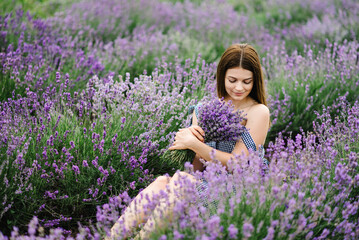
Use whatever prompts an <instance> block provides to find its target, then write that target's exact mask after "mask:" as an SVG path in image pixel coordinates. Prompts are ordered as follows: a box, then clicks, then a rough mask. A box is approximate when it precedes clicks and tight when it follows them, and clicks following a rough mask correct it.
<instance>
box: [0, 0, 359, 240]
mask: <svg viewBox="0 0 359 240" xmlns="http://www.w3.org/2000/svg"><path fill="white" fill-rule="evenodd" d="M0 9H1V10H0V11H1V12H0V13H1V15H0V62H1V65H0V159H1V160H0V200H1V206H0V239H79V240H80V239H103V238H104V237H106V236H107V235H108V234H109V232H110V229H111V227H112V225H113V224H114V223H115V222H116V220H117V219H118V217H119V216H120V214H121V212H122V211H123V210H124V209H125V208H126V206H127V205H128V204H129V202H130V201H131V199H132V198H133V197H134V196H136V195H137V194H138V193H139V192H140V191H141V190H142V189H143V188H145V187H146V186H148V185H149V184H150V183H151V182H152V181H153V180H154V179H155V178H156V177H158V176H160V175H163V174H166V173H168V174H170V175H172V174H174V173H175V172H176V170H177V169H176V168H175V167H174V166H172V165H171V162H168V163H167V164H165V163H162V162H160V161H159V159H160V156H161V155H162V154H163V153H164V152H165V151H166V150H167V149H168V147H169V146H170V145H171V143H172V142H173V139H174V135H175V133H176V132H177V131H178V129H180V128H183V127H186V126H188V125H189V124H190V116H189V114H188V109H189V107H190V106H191V105H194V104H197V103H198V102H199V101H201V100H204V99H211V98H214V97H215V96H216V85H215V84H216V81H215V74H216V66H217V63H218V61H219V58H220V57H221V54H222V53H223V51H224V50H225V49H226V48H227V47H228V46H229V45H230V44H232V43H243V42H246V43H250V44H251V45H253V46H254V47H255V48H256V49H257V50H258V52H259V55H260V56H261V63H262V66H263V70H264V73H265V81H266V85H267V92H268V103H269V106H268V107H269V109H270V112H271V123H272V125H271V128H270V131H269V133H268V135H267V141H266V144H265V150H266V156H265V157H266V159H268V161H269V162H270V164H269V168H268V169H267V170H266V171H265V172H263V168H262V164H260V161H261V159H260V157H259V156H258V154H256V153H250V154H249V156H238V157H237V158H238V159H234V160H233V161H232V162H231V163H230V165H229V167H228V169H227V170H226V169H225V168H224V167H223V166H222V165H220V164H216V163H213V162H212V163H208V165H207V168H206V170H205V171H204V172H201V173H200V172H195V173H192V174H193V175H194V176H195V177H196V178H198V179H200V178H204V179H206V180H207V181H208V183H209V186H210V191H209V192H208V193H207V195H206V196H202V195H200V194H199V193H198V192H197V191H195V186H193V184H192V183H191V182H190V181H188V180H187V179H185V178H183V179H179V182H178V184H180V186H181V188H179V189H180V190H179V191H181V194H182V195H184V196H186V197H184V198H183V199H179V200H178V202H177V203H176V205H175V207H174V211H173V216H172V221H171V222H167V224H165V225H162V226H161V227H158V228H156V230H155V231H154V232H153V234H152V239H163V240H165V239H198V240H200V239H201V240H202V239H203V240H204V239H266V240H270V239H359V165H358V163H359V41H358V40H359V24H358V23H359V2H358V1H357V0H327V1H322V0H268V1H260V0H253V1H245V0H237V1H236V0H203V1H200V0H178V1H174V0H97V1H94V0H87V1H81V0H76V1H72V2H71V1H67V0H66V1H55V0H45V1H40V0H29V1H20V0H18V1H15V0H3V1H2V2H1V3H0ZM236 160H238V161H236ZM247 160H248V161H247ZM248 162H249V164H248ZM186 171H187V172H191V171H192V168H191V165H190V164H188V165H186ZM228 171H229V172H230V173H231V174H228ZM233 189H235V191H233ZM203 197H206V198H208V199H210V202H211V201H215V202H217V203H218V208H213V207H204V206H203V203H202V201H201V198H203ZM166 198H168V195H166V192H162V193H161V194H160V195H159V196H158V199H157V198H156V199H154V200H153V201H152V202H149V203H148V206H147V207H148V208H149V209H153V208H154V206H155V204H156V203H158V202H159V201H160V199H161V201H163V199H166ZM168 201H169V200H168ZM119 238H120V239H121V236H119Z"/></svg>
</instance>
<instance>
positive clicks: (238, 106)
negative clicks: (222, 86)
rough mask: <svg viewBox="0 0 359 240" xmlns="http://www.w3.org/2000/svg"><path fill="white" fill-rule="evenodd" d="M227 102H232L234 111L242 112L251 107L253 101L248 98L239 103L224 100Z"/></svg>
mask: <svg viewBox="0 0 359 240" xmlns="http://www.w3.org/2000/svg"><path fill="white" fill-rule="evenodd" d="M229 100H231V101H232V104H233V106H234V109H235V110H238V109H240V110H242V109H245V108H247V107H249V106H252V105H253V99H252V98H250V97H246V98H245V99H243V100H241V101H234V100H232V99H225V101H226V102H228V101H229Z"/></svg>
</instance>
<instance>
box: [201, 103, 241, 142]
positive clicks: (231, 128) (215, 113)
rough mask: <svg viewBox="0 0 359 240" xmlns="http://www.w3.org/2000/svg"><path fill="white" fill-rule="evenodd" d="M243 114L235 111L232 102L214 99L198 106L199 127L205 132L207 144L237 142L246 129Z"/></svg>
mask: <svg viewBox="0 0 359 240" xmlns="http://www.w3.org/2000/svg"><path fill="white" fill-rule="evenodd" d="M243 120H244V118H243V116H242V112H240V111H234V108H233V105H232V103H231V102H229V103H226V102H225V101H223V100H219V99H214V100H212V101H209V102H204V103H203V104H200V105H199V106H198V125H199V126H200V127H201V128H202V129H203V130H204V132H205V136H204V139H205V142H211V141H216V142H217V141H237V140H238V139H240V135H241V133H243V132H244V131H245V127H244V126H243V125H242V124H241V122H242V121H243Z"/></svg>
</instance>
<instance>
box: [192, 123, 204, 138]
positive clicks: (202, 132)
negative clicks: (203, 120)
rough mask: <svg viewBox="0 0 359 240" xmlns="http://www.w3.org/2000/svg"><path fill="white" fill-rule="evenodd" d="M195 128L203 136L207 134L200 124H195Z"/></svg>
mask: <svg viewBox="0 0 359 240" xmlns="http://www.w3.org/2000/svg"><path fill="white" fill-rule="evenodd" d="M193 128H194V129H196V131H198V132H199V133H200V134H201V135H202V136H204V135H205V133H204V131H203V129H202V128H201V127H200V126H198V125H195V126H193Z"/></svg>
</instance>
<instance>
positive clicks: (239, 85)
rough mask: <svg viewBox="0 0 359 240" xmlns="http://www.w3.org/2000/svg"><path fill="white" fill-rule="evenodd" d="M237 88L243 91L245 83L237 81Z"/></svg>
mask: <svg viewBox="0 0 359 240" xmlns="http://www.w3.org/2000/svg"><path fill="white" fill-rule="evenodd" d="M235 90H236V91H238V92H242V91H243V84H242V82H237V84H236V86H235Z"/></svg>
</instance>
